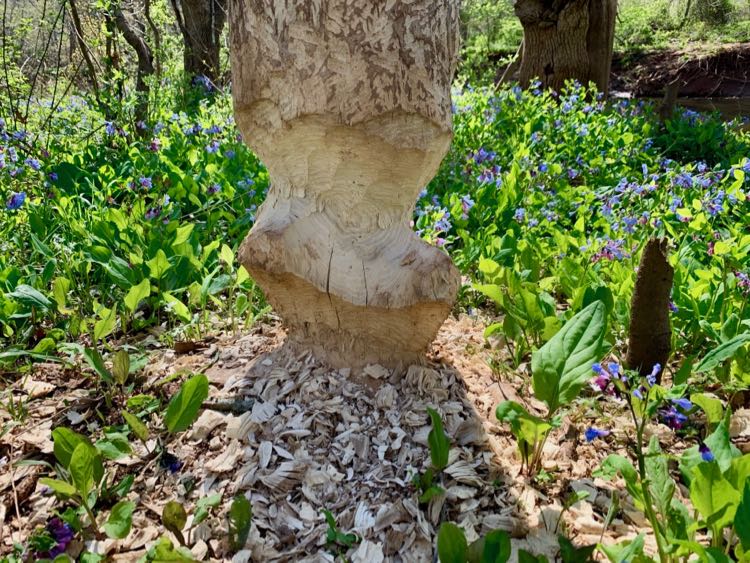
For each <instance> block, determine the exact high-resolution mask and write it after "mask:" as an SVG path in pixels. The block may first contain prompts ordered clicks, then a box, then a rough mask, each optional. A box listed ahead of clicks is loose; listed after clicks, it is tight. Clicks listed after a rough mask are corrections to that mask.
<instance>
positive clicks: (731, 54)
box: [611, 43, 750, 98]
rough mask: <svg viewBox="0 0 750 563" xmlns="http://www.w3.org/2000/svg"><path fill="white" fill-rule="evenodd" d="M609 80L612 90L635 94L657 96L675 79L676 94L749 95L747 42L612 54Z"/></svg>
mask: <svg viewBox="0 0 750 563" xmlns="http://www.w3.org/2000/svg"><path fill="white" fill-rule="evenodd" d="M611 81H612V90H615V91H623V92H630V93H631V95H633V96H635V97H661V96H662V95H663V94H664V89H665V87H666V86H667V85H668V84H671V83H673V82H675V81H677V83H678V85H679V89H678V92H677V95H678V97H684V98H746V97H750V44H748V43H737V44H733V45H725V46H722V47H720V48H716V49H714V50H712V51H705V50H704V49H701V50H700V51H697V50H695V49H686V50H667V51H656V52H650V53H645V54H642V55H628V56H627V57H625V56H615V58H614V60H613V61H612V75H611Z"/></svg>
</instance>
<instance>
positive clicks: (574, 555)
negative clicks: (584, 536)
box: [557, 535, 596, 563]
mask: <svg viewBox="0 0 750 563" xmlns="http://www.w3.org/2000/svg"><path fill="white" fill-rule="evenodd" d="M557 541H558V543H559V544H560V558H561V559H562V563H588V562H589V561H594V558H593V555H594V551H596V544H594V545H584V546H582V547H576V546H575V545H573V542H572V541H570V540H569V539H568V538H566V537H565V536H563V535H560V536H557Z"/></svg>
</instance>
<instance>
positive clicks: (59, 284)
mask: <svg viewBox="0 0 750 563" xmlns="http://www.w3.org/2000/svg"><path fill="white" fill-rule="evenodd" d="M68 291H70V280H69V279H68V278H55V281H53V282H52V297H54V298H55V303H57V312H58V313H60V314H61V315H69V314H70V313H72V312H73V311H72V309H68V308H67V307H66V306H65V304H66V301H67V298H68Z"/></svg>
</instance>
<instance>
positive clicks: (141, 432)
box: [122, 410, 148, 443]
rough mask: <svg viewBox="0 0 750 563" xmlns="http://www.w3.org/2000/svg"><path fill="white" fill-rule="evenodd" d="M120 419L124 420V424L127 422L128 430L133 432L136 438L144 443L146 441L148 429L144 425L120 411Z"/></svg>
mask: <svg viewBox="0 0 750 563" xmlns="http://www.w3.org/2000/svg"><path fill="white" fill-rule="evenodd" d="M122 417H123V418H124V419H125V422H127V424H128V426H129V427H130V430H132V431H133V434H135V436H136V438H138V439H139V440H140V441H141V442H144V443H145V442H146V440H148V428H147V427H146V425H145V424H144V423H143V422H141V421H140V419H139V418H138V417H137V416H135V415H134V414H130V413H129V412H128V411H125V410H124V411H122Z"/></svg>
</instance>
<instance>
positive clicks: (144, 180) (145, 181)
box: [138, 176, 154, 190]
mask: <svg viewBox="0 0 750 563" xmlns="http://www.w3.org/2000/svg"><path fill="white" fill-rule="evenodd" d="M138 183H139V184H140V185H141V187H142V188H144V189H146V190H150V189H151V188H152V187H153V186H154V184H153V182H152V181H151V178H149V177H148V176H141V177H140V178H138Z"/></svg>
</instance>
